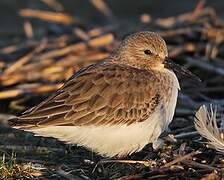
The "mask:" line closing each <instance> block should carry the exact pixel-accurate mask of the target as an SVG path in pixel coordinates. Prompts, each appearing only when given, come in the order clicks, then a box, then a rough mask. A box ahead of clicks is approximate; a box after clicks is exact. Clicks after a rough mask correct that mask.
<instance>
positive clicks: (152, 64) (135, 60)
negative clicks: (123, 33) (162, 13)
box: [115, 31, 168, 69]
mask: <svg viewBox="0 0 224 180" xmlns="http://www.w3.org/2000/svg"><path fill="white" fill-rule="evenodd" d="M115 54H116V55H117V56H118V57H119V58H117V59H118V60H120V61H122V62H123V61H124V62H125V63H126V64H129V65H131V66H134V67H137V68H144V69H145V68H146V69H148V68H149V69H154V68H163V67H164V61H165V59H166V57H168V51H167V47H166V43H165V41H164V40H163V38H162V37H161V36H159V35H158V34H156V33H153V32H149V31H142V32H138V33H134V34H132V35H130V36H127V37H126V38H125V39H124V40H123V41H122V42H121V44H120V46H119V47H118V48H117V50H116V51H115Z"/></svg>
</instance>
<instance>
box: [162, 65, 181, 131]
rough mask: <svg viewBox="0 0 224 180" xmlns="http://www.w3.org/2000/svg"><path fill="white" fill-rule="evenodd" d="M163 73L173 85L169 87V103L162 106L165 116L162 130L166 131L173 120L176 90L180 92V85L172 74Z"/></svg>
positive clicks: (170, 72) (167, 71) (168, 72)
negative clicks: (170, 89)
mask: <svg viewBox="0 0 224 180" xmlns="http://www.w3.org/2000/svg"><path fill="white" fill-rule="evenodd" d="M165 73H166V74H167V75H168V76H169V77H170V78H171V80H172V82H173V85H172V87H171V88H172V91H171V96H170V98H169V101H167V102H166V103H165V105H164V106H165V109H164V110H165V114H164V115H165V117H164V121H165V122H164V124H165V126H164V129H163V130H167V128H168V125H169V124H170V123H171V121H172V119H173V116H174V112H175V108H176V103H177V96H178V90H180V85H179V82H178V79H177V77H176V75H175V74H174V72H173V71H170V70H168V69H166V70H165Z"/></svg>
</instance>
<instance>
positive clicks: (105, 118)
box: [10, 31, 190, 157]
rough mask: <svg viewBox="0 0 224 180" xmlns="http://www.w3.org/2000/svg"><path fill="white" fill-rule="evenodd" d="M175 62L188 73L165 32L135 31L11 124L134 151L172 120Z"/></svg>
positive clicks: (101, 149)
mask: <svg viewBox="0 0 224 180" xmlns="http://www.w3.org/2000/svg"><path fill="white" fill-rule="evenodd" d="M176 68H178V69H179V70H180V71H182V72H183V73H185V74H190V72H189V71H187V70H184V69H183V68H182V67H180V66H177V65H174V64H173V63H172V61H171V60H169V59H168V51H167V46H166V43H165V41H164V40H163V39H162V37H160V36H159V35H158V34H156V33H153V32H148V31H143V32H137V33H135V34H132V35H129V36H127V37H126V38H125V39H124V40H123V41H122V42H121V44H120V45H119V46H118V48H117V49H115V50H114V51H113V52H112V54H111V55H110V56H109V57H108V58H107V59H105V60H104V61H102V62H99V63H97V64H93V65H90V66H88V67H85V68H83V69H81V70H79V71H78V72H76V73H75V74H74V75H73V76H72V77H71V78H70V79H69V80H68V81H66V82H65V83H64V85H63V87H61V88H60V89H59V90H58V91H56V92H55V93H54V94H53V95H52V96H50V97H49V98H48V99H46V100H45V101H43V102H42V103H40V104H39V105H37V106H36V107H34V108H32V109H30V110H28V111H26V112H25V113H24V114H23V115H21V116H20V117H18V118H17V119H14V120H10V124H11V126H13V127H14V128H18V129H22V130H25V131H30V132H33V133H35V134H36V135H39V136H44V137H54V138H57V139H59V140H61V141H64V142H66V143H71V144H78V145H81V146H84V147H86V148H88V149H90V150H93V151H94V152H96V153H98V154H100V155H102V156H106V157H123V156H126V155H130V154H132V153H134V152H138V151H140V150H141V149H143V147H144V146H145V145H146V144H148V143H155V142H157V140H158V138H159V136H160V134H161V133H162V132H163V131H165V130H167V128H168V125H169V124H170V122H171V121H172V119H173V116H174V111H175V107H176V101H177V96H178V90H179V89H180V86H179V82H178V79H177V77H176V75H175V73H174V71H173V70H172V69H176Z"/></svg>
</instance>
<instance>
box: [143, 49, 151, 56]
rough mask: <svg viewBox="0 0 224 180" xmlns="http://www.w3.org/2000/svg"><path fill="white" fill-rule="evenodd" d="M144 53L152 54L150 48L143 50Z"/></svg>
mask: <svg viewBox="0 0 224 180" xmlns="http://www.w3.org/2000/svg"><path fill="white" fill-rule="evenodd" d="M144 53H145V54H146V55H151V54H152V52H151V51H150V50H148V49H147V50H145V51H144Z"/></svg>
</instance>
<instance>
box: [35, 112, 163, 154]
mask: <svg viewBox="0 0 224 180" xmlns="http://www.w3.org/2000/svg"><path fill="white" fill-rule="evenodd" d="M161 118H162V116H161V114H160V112H155V113H153V114H152V115H151V116H150V119H148V120H146V121H144V122H141V123H136V124H132V125H129V126H118V125H116V126H115V125H114V126H99V127H95V126H94V127H93V126H87V127H86V126H85V127H75V126H66V127H65V126H48V127H46V128H40V129H33V130H32V132H34V133H36V134H37V135H41V136H45V137H54V138H58V139H59V140H62V141H65V142H67V143H72V144H78V145H81V146H84V147H87V148H89V149H90V150H93V151H95V152H97V153H99V154H101V155H105V156H108V157H113V156H123V155H128V154H131V153H133V152H137V151H140V150H141V149H142V148H143V147H144V146H145V145H146V144H148V143H150V142H153V141H155V140H157V139H158V137H159V135H160V134H161V132H162V129H161V126H160V122H161Z"/></svg>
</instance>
